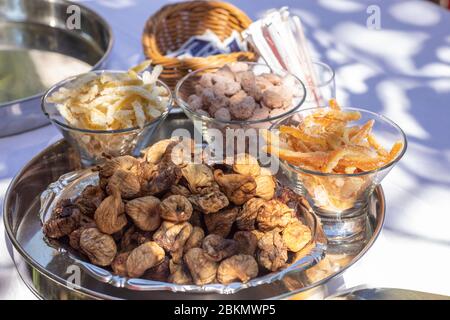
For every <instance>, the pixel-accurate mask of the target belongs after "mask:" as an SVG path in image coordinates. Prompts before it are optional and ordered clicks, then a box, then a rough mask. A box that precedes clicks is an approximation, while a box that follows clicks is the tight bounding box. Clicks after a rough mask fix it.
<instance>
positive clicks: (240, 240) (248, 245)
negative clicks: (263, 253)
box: [233, 231, 258, 256]
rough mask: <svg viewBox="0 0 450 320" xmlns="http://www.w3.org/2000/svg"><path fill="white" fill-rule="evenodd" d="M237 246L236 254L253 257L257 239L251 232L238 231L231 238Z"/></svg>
mask: <svg viewBox="0 0 450 320" xmlns="http://www.w3.org/2000/svg"><path fill="white" fill-rule="evenodd" d="M233 239H234V241H236V243H237V246H238V252H239V253H241V254H247V255H250V256H253V255H254V254H255V252H256V248H257V247H258V238H257V237H256V235H254V234H253V233H252V232H251V231H238V232H236V233H235V234H234V236H233Z"/></svg>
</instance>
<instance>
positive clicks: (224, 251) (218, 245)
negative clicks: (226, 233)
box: [202, 234, 238, 262]
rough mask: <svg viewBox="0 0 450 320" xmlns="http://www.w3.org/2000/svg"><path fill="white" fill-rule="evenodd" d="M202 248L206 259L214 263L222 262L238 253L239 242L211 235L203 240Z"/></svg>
mask: <svg viewBox="0 0 450 320" xmlns="http://www.w3.org/2000/svg"><path fill="white" fill-rule="evenodd" d="M202 248H203V250H204V252H205V254H206V257H207V258H209V259H211V260H213V261H217V262H218V261H222V260H223V259H225V258H228V257H231V256H232V255H234V254H236V253H237V252H238V246H237V242H236V241H234V240H231V239H224V238H223V237H221V236H219V235H217V234H210V235H208V236H206V237H205V239H203V243H202Z"/></svg>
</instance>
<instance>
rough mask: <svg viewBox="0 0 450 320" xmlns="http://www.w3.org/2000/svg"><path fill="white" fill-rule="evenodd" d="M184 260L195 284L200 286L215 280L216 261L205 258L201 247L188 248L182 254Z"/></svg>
mask: <svg viewBox="0 0 450 320" xmlns="http://www.w3.org/2000/svg"><path fill="white" fill-rule="evenodd" d="M184 262H185V263H186V266H187V268H188V269H189V273H190V274H191V276H192V279H193V281H194V283H195V284H196V285H198V286H201V285H204V284H208V283H212V282H214V281H215V280H216V273H217V263H216V262H214V261H212V260H210V259H209V258H207V256H206V254H205V252H204V251H203V249H201V248H192V249H189V250H188V252H186V254H185V255H184Z"/></svg>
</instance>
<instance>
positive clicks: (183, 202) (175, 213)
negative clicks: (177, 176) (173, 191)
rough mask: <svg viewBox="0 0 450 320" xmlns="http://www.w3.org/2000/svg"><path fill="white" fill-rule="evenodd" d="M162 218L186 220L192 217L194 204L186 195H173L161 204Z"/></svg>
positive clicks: (177, 220) (174, 220)
mask: <svg viewBox="0 0 450 320" xmlns="http://www.w3.org/2000/svg"><path fill="white" fill-rule="evenodd" d="M159 210H160V212H161V218H163V219H164V220H166V221H171V222H175V223H178V222H184V221H187V220H189V219H190V218H191V215H192V211H193V209H192V205H191V203H190V202H189V200H188V199H187V198H186V197H184V196H179V195H171V196H169V197H167V198H166V199H164V200H163V201H161V203H160V205H159Z"/></svg>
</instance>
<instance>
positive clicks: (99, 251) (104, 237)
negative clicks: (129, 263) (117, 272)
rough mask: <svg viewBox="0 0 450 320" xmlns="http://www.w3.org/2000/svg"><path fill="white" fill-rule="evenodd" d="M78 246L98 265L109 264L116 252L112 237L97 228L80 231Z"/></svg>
mask: <svg viewBox="0 0 450 320" xmlns="http://www.w3.org/2000/svg"><path fill="white" fill-rule="evenodd" d="M80 248H81V250H82V252H83V253H85V254H86V255H87V256H88V258H89V260H90V261H91V262H92V263H93V264H96V265H98V266H109V265H110V264H111V262H112V261H113V260H114V257H115V256H116V253H117V246H116V243H115V242H114V239H113V238H112V237H111V236H110V235H108V234H104V233H101V232H100V231H99V230H98V229H97V228H87V229H84V230H83V231H82V232H81V235H80Z"/></svg>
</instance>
